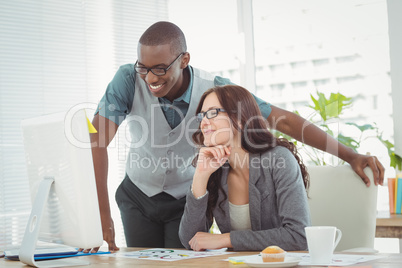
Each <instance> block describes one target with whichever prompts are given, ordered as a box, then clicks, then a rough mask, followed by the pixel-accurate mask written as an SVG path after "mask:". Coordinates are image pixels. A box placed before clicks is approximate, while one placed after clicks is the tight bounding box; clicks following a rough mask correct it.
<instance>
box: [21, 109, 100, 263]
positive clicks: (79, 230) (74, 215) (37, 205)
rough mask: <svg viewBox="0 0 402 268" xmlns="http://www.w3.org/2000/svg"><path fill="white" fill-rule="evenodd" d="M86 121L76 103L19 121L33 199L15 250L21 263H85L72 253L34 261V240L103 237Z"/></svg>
mask: <svg viewBox="0 0 402 268" xmlns="http://www.w3.org/2000/svg"><path fill="white" fill-rule="evenodd" d="M88 122H89V120H88V119H87V117H86V114H85V110H83V109H81V110H76V111H73V110H70V111H68V112H61V113H53V114H48V115H43V116H39V117H35V118H29V119H25V120H23V121H22V123H21V126H22V133H23V140H24V148H25V155H26V165H27V170H28V178H29V185H30V192H31V198H32V201H33V202H32V212H31V215H30V218H29V220H28V224H27V227H26V231H25V235H24V238H23V242H22V245H21V247H20V252H19V258H20V260H21V261H22V262H24V263H26V264H29V265H32V266H37V267H42V266H43V267H46V266H47V267H49V266H51V267H55V266H65V265H69V266H71V265H85V264H89V263H85V262H81V261H80V260H78V258H67V259H63V260H52V261H47V262H44V261H40V262H35V260H34V250H35V247H36V243H37V240H41V241H46V242H53V243H59V244H64V245H68V246H72V247H77V248H85V249H86V248H93V247H99V246H101V245H102V243H103V238H102V228H101V220H100V214H99V205H98V196H97V191H96V183H95V174H94V166H93V160H92V152H91V146H90V137H89V126H88ZM62 262H63V263H62Z"/></svg>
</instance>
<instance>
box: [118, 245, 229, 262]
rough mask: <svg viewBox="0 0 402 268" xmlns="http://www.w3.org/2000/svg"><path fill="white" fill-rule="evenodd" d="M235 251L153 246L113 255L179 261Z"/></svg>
mask: <svg viewBox="0 0 402 268" xmlns="http://www.w3.org/2000/svg"><path fill="white" fill-rule="evenodd" d="M232 253H234V252H226V251H192V250H175V249H168V248H152V249H145V250H139V251H131V252H119V253H115V254H112V255H111V256H112V257H119V258H121V257H123V258H131V259H144V260H154V261H155V260H157V261H179V260H186V259H194V258H204V257H211V256H218V255H223V254H232Z"/></svg>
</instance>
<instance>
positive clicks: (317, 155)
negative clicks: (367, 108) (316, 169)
mask: <svg viewBox="0 0 402 268" xmlns="http://www.w3.org/2000/svg"><path fill="white" fill-rule="evenodd" d="M310 97H311V100H312V105H309V106H308V107H309V108H311V109H312V114H311V116H310V117H308V120H309V121H310V122H312V123H314V124H315V125H317V126H318V127H320V128H321V129H322V130H324V131H325V132H327V133H328V134H330V135H331V136H333V137H334V138H336V139H337V140H338V141H339V142H340V143H342V144H344V145H346V146H348V147H350V148H352V149H353V150H354V151H356V152H357V151H358V149H359V148H360V146H361V143H362V142H363V141H364V140H366V139H368V138H373V137H374V138H376V139H378V140H379V141H380V142H381V144H383V145H384V146H385V147H386V149H387V152H388V155H389V158H390V166H391V167H393V168H394V169H396V170H401V168H402V158H401V156H399V155H397V154H396V153H395V148H394V144H393V143H392V142H391V141H389V140H387V139H384V138H383V133H382V131H380V129H379V128H378V127H377V125H376V124H375V123H374V124H364V125H358V124H356V123H353V122H343V120H341V118H340V115H341V114H342V113H343V112H344V111H345V110H346V109H348V108H350V107H351V106H352V104H353V100H354V99H353V98H349V97H346V96H344V95H342V94H341V93H331V94H330V96H329V97H328V98H327V97H326V96H325V94H324V93H321V92H318V91H317V92H316V96H313V95H312V94H310ZM295 113H297V114H299V112H298V111H295ZM344 126H351V127H353V128H355V133H356V134H357V135H355V136H353V137H351V136H346V135H344V134H343V133H342V131H340V129H341V128H344ZM273 133H274V134H275V136H277V137H285V138H287V139H288V140H291V141H293V142H294V143H295V144H296V145H298V144H297V141H296V140H295V139H293V138H291V137H289V136H287V135H284V134H283V133H281V132H279V131H273ZM368 133H371V135H366V134H368ZM299 148H301V154H302V155H303V158H304V159H306V160H305V161H306V162H307V164H315V165H328V164H332V165H334V164H344V161H342V160H340V159H338V158H335V157H333V156H330V155H328V154H325V153H323V152H321V151H318V150H317V149H315V148H312V147H310V146H306V145H305V144H301V145H300V146H299ZM336 162H337V163H336Z"/></svg>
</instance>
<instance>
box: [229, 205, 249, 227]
mask: <svg viewBox="0 0 402 268" xmlns="http://www.w3.org/2000/svg"><path fill="white" fill-rule="evenodd" d="M229 214H230V225H231V227H232V230H233V231H236V230H251V221H250V209H249V204H245V205H234V204H232V203H230V202H229Z"/></svg>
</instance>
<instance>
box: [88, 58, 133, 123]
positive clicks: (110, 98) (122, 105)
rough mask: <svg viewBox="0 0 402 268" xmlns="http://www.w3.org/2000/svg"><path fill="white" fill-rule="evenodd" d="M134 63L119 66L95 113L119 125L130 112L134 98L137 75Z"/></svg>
mask: <svg viewBox="0 0 402 268" xmlns="http://www.w3.org/2000/svg"><path fill="white" fill-rule="evenodd" d="M131 68H134V67H133V65H132V64H126V65H123V66H121V67H120V68H119V70H118V71H117V72H116V74H115V76H114V77H113V79H112V81H111V82H110V83H109V85H108V86H107V88H106V92H105V94H104V95H103V97H102V99H101V100H100V102H99V104H98V107H97V109H96V111H95V115H96V114H99V115H101V116H103V117H105V118H107V119H109V120H111V121H113V122H114V123H116V124H117V125H120V124H121V122H123V120H124V119H125V118H126V116H127V115H128V114H129V113H130V110H131V108H132V104H133V99H134V89H135V75H134V71H132V70H131Z"/></svg>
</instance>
